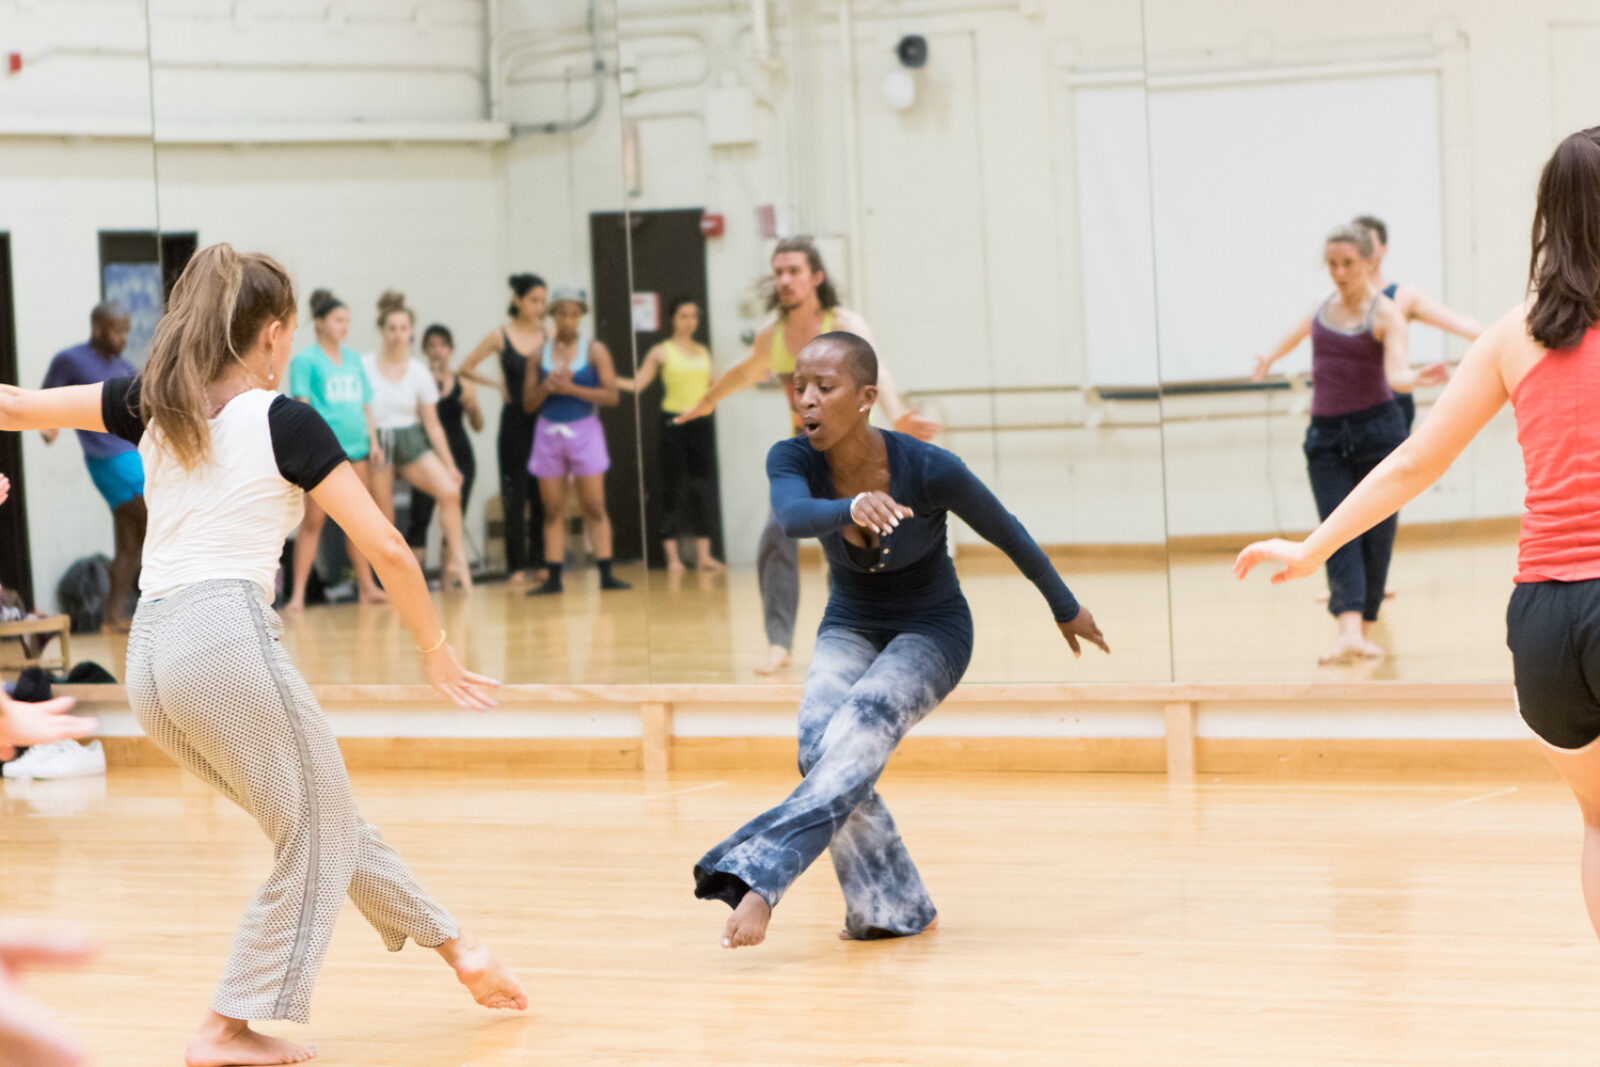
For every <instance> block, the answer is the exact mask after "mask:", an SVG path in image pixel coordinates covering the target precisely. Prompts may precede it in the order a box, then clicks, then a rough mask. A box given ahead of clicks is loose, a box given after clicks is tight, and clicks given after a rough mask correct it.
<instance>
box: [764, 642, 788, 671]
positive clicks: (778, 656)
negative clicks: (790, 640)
mask: <svg viewBox="0 0 1600 1067" xmlns="http://www.w3.org/2000/svg"><path fill="white" fill-rule="evenodd" d="M790 662H791V661H790V659H789V650H788V649H787V648H784V647H783V646H782V645H772V646H770V647H769V648H768V649H767V658H766V659H765V660H763V661H762V663H761V666H759V667H757V668H756V673H757V674H762V675H766V674H774V673H776V672H777V671H781V670H783V669H784V668H785V667H787V666H788V665H789V663H790Z"/></svg>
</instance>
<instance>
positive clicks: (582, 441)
mask: <svg viewBox="0 0 1600 1067" xmlns="http://www.w3.org/2000/svg"><path fill="white" fill-rule="evenodd" d="M610 469H611V453H609V452H607V451H606V432H605V430H604V429H602V428H601V426H600V416H598V415H589V416H587V417H585V418H581V419H577V420H575V421H573V422H551V421H549V420H548V419H540V420H539V422H538V424H537V425H536V426H535V427H534V431H533V455H532V456H530V457H528V473H529V474H531V475H533V476H534V477H535V478H565V477H567V476H568V475H571V476H572V477H574V478H587V477H588V476H589V475H591V474H604V473H605V472H606V471H608V470H610Z"/></svg>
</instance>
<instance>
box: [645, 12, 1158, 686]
mask: <svg viewBox="0 0 1600 1067" xmlns="http://www.w3.org/2000/svg"><path fill="white" fill-rule="evenodd" d="M1139 22H1140V20H1139V11H1138V8H1137V6H1136V5H1135V6H1133V7H1131V8H1130V7H1129V6H1128V5H1125V4H1117V3H1115V2H1113V0H1092V2H1087V3H1072V4H1067V3H1047V4H1043V5H1039V4H1033V5H1028V4H1023V5H1017V4H1003V3H983V2H975V3H962V4H955V5H951V4H948V3H935V2H924V0H908V2H897V3H886V2H879V0H846V2H842V3H839V2H828V3H824V2H820V0H781V2H780V0H754V2H745V3H737V4H729V3H726V2H719V3H711V2H701V3H694V2H691V3H687V4H686V3H683V2H682V0H620V3H619V45H618V51H619V57H620V62H621V87H622V94H623V124H622V142H623V160H624V174H625V182H626V186H627V193H628V201H629V208H630V213H631V216H632V219H631V222H632V248H633V272H634V290H635V291H634V308H635V313H636V315H637V316H638V317H637V319H636V321H635V330H636V335H635V336H636V341H637V345H636V347H637V350H638V355H639V359H640V361H641V363H642V364H646V365H650V364H652V363H653V365H654V367H656V368H660V369H661V370H662V371H663V374H659V375H656V378H657V382H655V383H652V384H651V385H650V387H649V388H648V389H646V390H645V391H644V392H643V393H642V394H641V427H642V434H641V444H642V455H643V470H644V487H645V489H644V492H645V504H646V515H647V526H648V528H649V545H648V548H649V552H650V558H651V563H652V569H651V571H650V574H649V579H648V580H649V590H650V642H649V649H650V676H651V679H652V680H653V681H656V682H749V681H755V680H758V678H760V677H763V676H764V677H767V678H771V679H773V680H779V681H798V680H799V679H801V678H803V677H804V675H805V670H806V667H807V664H808V663H809V661H810V658H811V651H812V647H813V642H814V640H815V635H816V632H817V627H818V623H819V621H820V620H821V618H822V614H823V609H824V607H825V605H826V603H827V599H828V582H827V578H826V571H825V565H824V563H823V562H822V558H821V553H820V550H819V548H818V545H817V542H816V541H814V540H802V541H801V542H800V543H799V550H798V564H797V569H798V575H796V573H795V570H796V564H794V563H792V562H789V559H792V558H793V557H789V556H787V553H790V552H793V549H792V547H790V545H785V544H784V543H783V539H782V538H779V537H776V536H774V535H775V533H777V532H778V531H775V530H767V529H765V527H766V526H767V516H768V511H769V503H768V482H767V477H766V471H765V460H766V456H767V452H768V449H769V448H770V447H771V446H772V445H773V444H774V443H775V442H777V441H780V440H782V439H783V438H785V437H788V436H789V435H790V433H791V432H792V431H791V421H790V414H789V404H788V399H787V396H786V393H785V390H784V387H783V385H782V382H781V379H780V378H779V377H777V376H776V375H769V374H768V373H767V371H768V369H769V368H777V369H778V370H780V371H781V370H785V369H787V362H786V360H787V358H789V357H792V356H793V355H794V354H795V353H794V351H792V350H791V349H796V348H798V347H799V346H800V345H802V344H803V343H804V341H805V337H806V335H807V331H809V330H811V329H812V327H815V328H816V331H817V332H820V331H821V330H822V329H824V328H828V327H829V326H837V325H838V323H839V320H840V319H841V318H842V319H843V321H845V322H849V321H851V316H850V315H849V312H855V313H857V314H859V316H860V317H861V318H862V319H864V320H865V323H866V324H867V327H868V329H869V330H870V333H871V337H872V340H873V342H874V345H875V347H876V350H877V352H878V354H879V356H880V357H881V362H882V364H883V365H885V366H886V367H888V368H889V370H890V371H891V372H892V378H893V383H894V385H895V386H896V387H897V390H898V392H899V394H900V403H901V405H903V406H904V407H905V408H908V409H911V410H914V411H915V412H916V413H917V418H916V419H913V420H911V421H902V422H901V423H900V425H901V426H902V427H903V428H907V429H913V430H918V431H920V432H931V431H934V430H936V431H937V433H936V434H934V437H933V439H934V441H935V443H937V444H938V445H940V446H942V447H943V448H946V449H949V450H950V451H953V452H954V453H956V454H957V455H958V456H959V457H960V458H961V459H962V460H964V461H965V463H966V464H967V465H968V466H969V467H970V468H971V470H972V471H973V472H975V473H976V474H977V476H978V477H979V478H980V479H982V481H983V482H984V483H986V484H987V485H988V486H989V487H990V488H992V489H993V491H994V492H995V493H996V494H997V495H998V497H999V498H1000V500H1001V501H1002V503H1003V504H1004V505H1005V506H1006V507H1007V508H1009V509H1010V510H1011V511H1012V512H1014V513H1015V514H1016V515H1017V517H1018V518H1019V519H1021V521H1022V522H1023V524H1024V525H1025V526H1026V527H1027V529H1028V530H1029V531H1030V532H1031V534H1032V535H1033V536H1034V537H1035V538H1036V539H1037V541H1038V542H1039V543H1040V544H1041V545H1042V546H1043V547H1044V548H1045V549H1046V551H1047V552H1048V554H1049V555H1050V558H1051V559H1052V561H1053V562H1054V564H1055V565H1056V567H1057V568H1058V569H1059V570H1060V571H1061V574H1062V576H1063V577H1064V578H1065V579H1066V580H1067V582H1068V583H1069V585H1070V586H1071V587H1072V589H1073V590H1074V592H1075V593H1076V594H1077V595H1078V596H1079V597H1080V598H1081V600H1082V602H1083V603H1084V604H1086V605H1089V606H1090V607H1091V608H1092V609H1093V610H1094V612H1095V614H1096V615H1097V616H1098V617H1099V619H1100V621H1101V623H1102V625H1103V629H1104V631H1105V633H1106V635H1107V637H1108V639H1109V641H1110V644H1111V647H1112V649H1113V650H1114V651H1113V655H1111V656H1109V657H1107V656H1105V655H1103V654H1102V653H1100V652H1099V651H1098V650H1095V649H1092V648H1088V647H1087V646H1085V647H1086V651H1085V654H1084V656H1083V658H1082V659H1081V660H1074V659H1073V657H1072V655H1071V653H1070V651H1069V649H1068V647H1067V645H1066V643H1065V641H1064V640H1063V639H1062V636H1061V634H1060V632H1059V631H1058V629H1057V627H1056V626H1055V624H1054V623H1053V622H1052V618H1051V613H1050V609H1049V608H1048V606H1047V605H1046V603H1045V601H1044V599H1043V598H1042V597H1041V596H1040V595H1039V593H1038V592H1037V591H1035V590H1034V589H1033V588H1032V586H1031V585H1030V584H1029V582H1028V580H1027V579H1026V578H1024V577H1022V576H1021V575H1020V574H1019V573H1018V572H1017V569H1016V567H1015V566H1014V565H1013V564H1012V563H1011V562H1010V561H1009V560H1008V559H1006V558H1005V556H1004V555H1002V554H1001V552H1000V550H999V549H997V548H994V547H993V546H991V545H989V544H988V543H987V542H985V541H984V540H983V539H982V538H981V537H979V536H978V535H977V534H976V533H974V532H973V530H972V529H971V528H969V527H968V526H967V525H965V524H964V523H962V522H959V521H956V520H955V519H954V518H952V521H951V524H950V531H951V539H952V541H953V544H954V546H955V549H954V554H955V559H956V569H957V572H958V574H959V576H960V581H961V584H962V588H963V591H964V592H965V595H966V596H967V598H968V600H969V601H970V603H971V607H972V614H973V617H974V623H975V631H976V644H975V648H974V653H973V658H972V663H971V666H970V668H969V669H968V672H967V678H968V679H969V680H972V681H991V682H994V681H1025V682H1028V681H1113V680H1115V681H1156V680H1165V679H1167V678H1168V677H1169V676H1170V656H1169V648H1168V627H1167V620H1166V572H1165V560H1164V552H1165V530H1164V527H1163V525H1162V509H1161V503H1162V472H1161V447H1160V433H1161V428H1160V420H1159V404H1158V401H1157V396H1156V384H1157V377H1156V359H1155V338H1154V329H1153V325H1152V320H1153V308H1154V296H1153V293H1152V289H1151V277H1150V268H1149V259H1150V256H1149V250H1148V242H1149V225H1148V208H1147V205H1146V204H1145V203H1144V201H1143V200H1142V199H1141V198H1140V196H1141V195H1142V194H1139V193H1138V192H1137V191H1136V190H1129V189H1127V188H1124V186H1123V177H1122V175H1120V174H1119V173H1118V172H1117V170H1116V169H1115V168H1114V166H1113V165H1111V164H1110V163H1107V162H1105V161H1103V160H1102V159H1101V158H1100V156H1099V154H1098V153H1099V152H1100V151H1102V150H1103V148H1104V144H1105V142H1106V141H1107V140H1110V141H1114V142H1116V143H1117V144H1118V146H1119V148H1120V151H1121V155H1118V156H1117V157H1116V158H1117V159H1121V158H1123V157H1125V156H1127V155H1129V154H1135V155H1142V154H1143V153H1144V151H1145V142H1144V135H1143V125H1142V120H1143V103H1142V87H1143V80H1142V71H1141V68H1140V62H1141V58H1142V50H1141V41H1140V27H1139ZM801 236H806V237H810V238H812V242H811V246H810V247H811V248H812V249H814V251H815V259H813V258H812V255H811V252H809V251H807V249H806V247H805V246H804V245H801V244H797V243H795V242H794V241H793V239H794V238H797V237H801ZM819 261H820V265H821V267H822V273H821V274H820V275H819V274H818V273H817V272H816V271H815V269H814V268H815V266H816V265H817V263H818V262H819ZM786 271H787V272H789V273H788V274H785V272H786ZM821 280H825V281H826V282H827V283H828V285H829V286H830V287H831V293H828V294H827V295H824V294H823V292H822V290H821V289H820V287H819V285H818V283H819V281H821ZM835 298H836V299H837V301H838V304H839V306H840V310H837V311H834V312H832V313H831V314H829V313H827V310H826V308H825V307H824V306H823V305H825V304H827V303H831V302H832V301H833V300H834V299H835ZM684 308H688V309H689V310H688V312H687V314H688V316H689V317H688V318H681V319H677V320H675V319H674V313H675V312H676V313H677V314H679V315H682V314H684V311H683V310H682V309H684ZM791 309H792V310H791ZM780 315H781V316H784V321H785V322H787V318H788V316H790V315H793V316H794V318H795V323H796V329H793V330H786V331H784V337H783V338H782V339H781V340H780V341H779V343H778V344H777V346H776V347H777V349H778V350H777V351H776V352H774V351H773V348H774V344H773V340H772V338H775V337H777V336H778V333H777V331H776V330H774V329H773V324H774V323H775V322H776V321H778V319H779V316H780ZM802 320H803V321H802ZM675 329H677V330H678V331H680V332H679V333H678V335H677V336H676V337H674V330H675ZM702 349H703V351H702ZM651 353H655V355H654V357H653V359H652V357H651ZM705 353H709V358H710V362H711V365H712V368H713V371H714V374H716V375H719V376H721V375H727V374H728V373H729V372H734V373H738V371H737V368H738V367H739V365H740V364H741V363H742V362H743V361H746V360H747V359H751V360H752V364H751V368H752V369H751V371H750V376H749V378H748V380H745V379H741V380H742V381H745V384H746V385H747V386H748V387H747V388H742V389H740V390H738V391H737V392H733V393H730V394H729V395H727V396H726V397H725V398H723V397H721V396H720V394H719V396H718V398H717V402H716V406H715V414H714V416H712V417H710V418H707V419H703V420H694V421H693V422H690V423H688V424H686V425H685V426H679V425H677V424H676V423H675V422H674V420H673V417H672V412H674V411H676V410H680V409H683V408H685V407H686V406H687V405H692V404H693V402H694V400H695V398H696V397H697V396H699V395H700V393H701V392H702V391H703V390H704V388H705V385H704V378H701V379H699V380H698V384H696V383H695V379H693V377H692V374H691V368H693V367H694V366H696V364H697V362H698V361H702V360H704V358H705ZM753 353H754V354H753ZM762 354H765V355H766V356H767V358H766V359H763V358H762ZM669 364H674V365H676V366H678V367H679V368H680V370H679V372H678V374H679V377H678V380H679V382H680V383H689V384H686V385H684V386H683V387H682V390H681V391H678V392H675V391H674V389H673V388H672V387H671V386H670V385H669V386H668V387H666V388H664V387H663V385H662V384H660V379H661V378H662V377H664V376H665V373H664V372H665V370H666V368H667V366H668V365H669ZM779 364H783V366H779ZM647 373H653V372H647ZM900 414H901V412H900V410H899V407H898V406H896V405H895V403H894V401H893V399H892V398H882V399H881V400H880V402H879V404H878V406H877V409H876V411H875V412H874V414H873V419H874V422H875V423H876V424H877V425H879V426H882V427H886V428H887V427H890V426H893V425H895V421H896V419H897V417H898V416H899V415H900ZM917 419H923V420H927V422H928V423H932V424H937V425H927V424H922V423H919V422H918V421H917ZM688 429H693V431H694V436H692V437H688V438H687V439H685V438H686V434H685V431H686V430H688ZM702 538H703V539H705V540H704V546H705V548H706V549H707V550H708V552H709V555H710V557H711V559H712V560H713V561H714V562H713V563H712V565H711V566H710V567H704V568H703V567H701V566H699V560H700V559H701V558H702V556H701V543H702V542H701V539H702ZM668 553H675V554H677V555H678V557H679V559H680V560H681V562H682V563H683V564H684V568H685V569H684V570H683V571H682V572H679V571H677V570H670V571H669V570H668V569H667V562H668V561H667V556H668ZM722 562H725V563H726V565H727V568H728V570H727V572H726V573H722V571H721V570H720V567H719V564H720V563H722ZM763 579H765V582H764V581H763ZM763 584H765V585H766V587H767V588H766V590H765V595H764V590H763V588H762V587H763ZM786 587H787V589H788V592H787V593H785V592H784V590H785V588H786ZM795 588H798V609H797V610H795V609H794V608H793V607H792V606H786V605H793V604H794V602H795V600H794V592H793V591H794V589H795ZM791 619H792V622H791V621H790V620H791ZM791 639H792V661H791V662H789V663H787V664H784V656H783V654H782V653H783V648H784V645H785V644H787V643H789V642H790V640H791ZM775 665H776V666H777V669H775V670H772V671H770V673H765V674H764V675H763V673H761V672H762V671H763V669H764V668H767V667H772V666H775Z"/></svg>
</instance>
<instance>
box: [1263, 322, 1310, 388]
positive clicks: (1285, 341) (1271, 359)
mask: <svg viewBox="0 0 1600 1067" xmlns="http://www.w3.org/2000/svg"><path fill="white" fill-rule="evenodd" d="M1310 336H1311V316H1310V315H1307V316H1306V317H1305V318H1303V319H1301V320H1300V321H1299V322H1297V323H1295V324H1294V329H1292V330H1290V331H1289V332H1288V333H1286V334H1284V335H1283V338H1282V340H1280V341H1279V342H1278V343H1277V344H1276V345H1273V346H1272V350H1271V351H1269V352H1265V353H1262V354H1261V355H1259V356H1257V357H1256V366H1255V370H1254V371H1253V372H1252V373H1251V375H1250V380H1251V381H1253V382H1259V381H1264V380H1265V379H1266V377H1267V375H1268V374H1270V373H1272V365H1273V364H1274V363H1276V362H1278V360H1280V359H1282V358H1283V357H1284V356H1287V355H1288V354H1289V353H1290V352H1293V351H1294V350H1295V349H1296V348H1298V347H1300V342H1301V341H1304V340H1305V339H1306V338H1307V337H1310Z"/></svg>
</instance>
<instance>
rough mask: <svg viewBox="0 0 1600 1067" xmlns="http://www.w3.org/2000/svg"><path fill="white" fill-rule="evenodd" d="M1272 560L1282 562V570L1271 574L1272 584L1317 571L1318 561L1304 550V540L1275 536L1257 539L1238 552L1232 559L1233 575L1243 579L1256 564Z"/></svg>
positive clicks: (1304, 576)
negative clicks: (1267, 539) (1267, 538)
mask: <svg viewBox="0 0 1600 1067" xmlns="http://www.w3.org/2000/svg"><path fill="white" fill-rule="evenodd" d="M1273 560H1276V561H1277V562H1279V563H1282V564H1283V570H1281V571H1279V572H1278V573H1277V574H1274V575H1273V576H1272V582H1273V584H1274V585H1277V584H1279V583H1281V582H1287V581H1292V580H1293V579H1295V578H1307V577H1310V576H1311V575H1313V574H1315V573H1316V572H1317V567H1318V565H1319V563H1320V561H1319V560H1317V559H1314V558H1313V557H1312V555H1311V553H1309V552H1307V551H1306V546H1305V542H1304V541H1286V540H1284V539H1283V538H1281V537H1275V538H1273V539H1272V540H1270V541H1257V542H1256V543H1255V544H1253V545H1249V546H1247V547H1246V548H1245V550H1244V551H1243V552H1241V553H1239V558H1238V559H1236V560H1234V561H1233V576H1234V577H1235V578H1239V579H1243V578H1244V576H1245V575H1247V574H1249V573H1250V571H1251V569H1252V568H1253V567H1255V566H1256V564H1258V563H1267V562H1270V561H1273Z"/></svg>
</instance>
